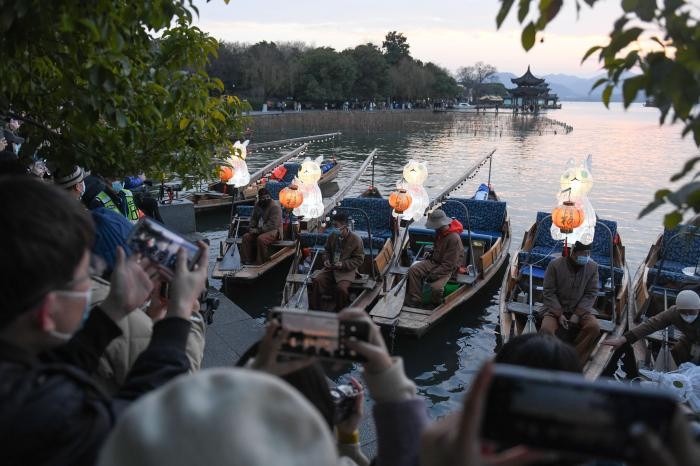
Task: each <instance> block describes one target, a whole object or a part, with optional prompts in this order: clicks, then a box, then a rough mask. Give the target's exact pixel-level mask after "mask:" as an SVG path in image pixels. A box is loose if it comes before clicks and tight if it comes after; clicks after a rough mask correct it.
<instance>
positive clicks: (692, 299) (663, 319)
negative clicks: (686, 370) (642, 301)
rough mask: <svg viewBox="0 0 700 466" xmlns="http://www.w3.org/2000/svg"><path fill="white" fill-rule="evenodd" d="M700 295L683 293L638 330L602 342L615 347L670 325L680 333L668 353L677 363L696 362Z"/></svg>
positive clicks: (699, 342)
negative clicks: (672, 304) (674, 302)
mask: <svg viewBox="0 0 700 466" xmlns="http://www.w3.org/2000/svg"><path fill="white" fill-rule="evenodd" d="M698 313H700V296H698V294H697V293H696V292H695V291H692V290H683V291H681V292H680V293H678V296H676V304H675V305H674V306H671V307H670V308H668V309H667V310H665V311H663V312H660V313H658V314H656V315H655V316H654V317H652V318H651V319H649V320H647V321H646V322H644V323H643V324H641V325H639V326H638V327H635V328H633V329H632V330H629V331H628V332H627V333H625V334H624V335H623V336H621V337H613V338H608V339H607V340H605V342H604V344H606V345H610V346H613V347H615V348H619V347H620V346H622V345H624V344H625V343H629V344H632V343H634V342H635V341H637V340H639V339H641V338H644V337H646V336H647V335H651V334H652V333H654V332H656V331H659V330H661V329H664V328H666V327H669V326H671V325H673V326H674V327H676V328H677V329H678V330H680V332H681V333H682V335H681V337H680V338H679V339H678V341H677V342H676V343H675V344H674V345H673V348H672V349H671V354H673V358H674V359H675V360H676V363H677V364H681V363H683V362H688V361H692V362H694V363H696V364H697V363H698V362H700V319H698Z"/></svg>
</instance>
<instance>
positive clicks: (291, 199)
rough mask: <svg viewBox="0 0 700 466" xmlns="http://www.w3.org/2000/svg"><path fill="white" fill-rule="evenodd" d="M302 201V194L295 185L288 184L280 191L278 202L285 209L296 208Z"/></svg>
mask: <svg viewBox="0 0 700 466" xmlns="http://www.w3.org/2000/svg"><path fill="white" fill-rule="evenodd" d="M302 202H304V195H303V194H302V193H301V191H299V189H298V188H297V187H296V185H291V186H288V187H286V188H283V189H282V191H280V204H282V207H284V208H285V209H289V210H292V209H296V208H297V207H299V206H300V205H301V203H302Z"/></svg>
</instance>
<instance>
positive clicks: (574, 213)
mask: <svg viewBox="0 0 700 466" xmlns="http://www.w3.org/2000/svg"><path fill="white" fill-rule="evenodd" d="M583 218H584V215H583V209H582V208H580V207H577V206H576V204H574V203H573V202H571V201H564V203H563V204H562V205H559V206H556V207H555V208H554V210H553V211H552V223H554V224H555V225H556V226H557V227H558V228H559V230H560V231H561V232H562V233H564V234H565V235H568V234H569V233H573V231H574V228H578V227H580V226H581V224H582V223H583Z"/></svg>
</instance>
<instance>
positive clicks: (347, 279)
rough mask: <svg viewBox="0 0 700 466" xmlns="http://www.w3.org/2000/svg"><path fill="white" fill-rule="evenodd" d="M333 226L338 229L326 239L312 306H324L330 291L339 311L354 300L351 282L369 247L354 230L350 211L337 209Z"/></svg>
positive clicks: (315, 279)
mask: <svg viewBox="0 0 700 466" xmlns="http://www.w3.org/2000/svg"><path fill="white" fill-rule="evenodd" d="M333 227H334V228H335V229H336V230H338V231H337V232H333V233H331V234H330V236H328V240H326V248H325V249H326V250H325V254H324V260H323V270H322V271H321V273H319V274H318V275H317V276H316V277H314V279H313V281H312V282H311V289H310V290H309V308H310V309H315V310H323V309H322V301H323V296H324V295H330V296H335V308H334V310H335V312H339V311H341V310H342V309H344V308H345V307H347V306H348V304H349V303H350V297H349V289H350V285H351V283H352V281H353V280H354V279H355V275H356V274H357V268H358V267H360V266H361V265H362V263H363V262H364V260H365V248H364V245H363V244H362V238H360V237H359V236H358V235H357V233H353V232H351V231H350V228H349V227H348V216H347V214H344V213H342V212H340V213H337V214H336V215H335V216H334V217H333Z"/></svg>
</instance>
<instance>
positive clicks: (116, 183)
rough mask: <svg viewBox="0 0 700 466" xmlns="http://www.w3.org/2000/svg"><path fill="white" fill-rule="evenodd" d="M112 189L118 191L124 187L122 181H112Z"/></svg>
mask: <svg viewBox="0 0 700 466" xmlns="http://www.w3.org/2000/svg"><path fill="white" fill-rule="evenodd" d="M112 189H113V190H115V191H116V192H119V191H121V190H122V189H124V183H122V182H121V181H112Z"/></svg>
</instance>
